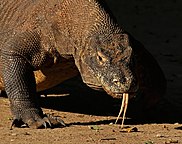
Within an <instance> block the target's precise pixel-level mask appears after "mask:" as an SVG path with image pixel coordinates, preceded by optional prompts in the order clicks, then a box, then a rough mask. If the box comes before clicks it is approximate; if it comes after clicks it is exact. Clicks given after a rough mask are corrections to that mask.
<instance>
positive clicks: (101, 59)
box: [97, 51, 108, 65]
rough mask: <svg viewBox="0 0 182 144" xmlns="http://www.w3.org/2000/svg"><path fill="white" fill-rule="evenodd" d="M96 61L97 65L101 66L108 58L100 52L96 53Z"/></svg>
mask: <svg viewBox="0 0 182 144" xmlns="http://www.w3.org/2000/svg"><path fill="white" fill-rule="evenodd" d="M97 61H98V64H99V65H103V64H104V63H105V62H107V61H108V58H107V56H106V55H104V54H103V53H102V52H100V51H98V52H97Z"/></svg>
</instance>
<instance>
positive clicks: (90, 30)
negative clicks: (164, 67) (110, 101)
mask: <svg viewBox="0 0 182 144" xmlns="http://www.w3.org/2000/svg"><path fill="white" fill-rule="evenodd" d="M101 3H102V1H98V0H79V1H78V0H73V1H72V2H71V3H68V2H67V3H66V2H65V3H64V5H65V7H69V8H65V9H64V8H63V9H62V10H63V11H64V14H69V16H67V19H68V20H69V22H71V26H72V27H71V28H69V35H70V36H71V38H72V42H75V43H74V45H75V47H77V48H76V50H75V51H74V59H75V63H76V65H77V67H78V69H79V71H80V74H81V76H82V79H83V81H84V82H85V83H86V84H87V85H88V86H90V87H92V88H96V89H101V88H102V89H104V90H105V91H106V92H107V93H108V94H110V95H112V96H113V97H122V94H123V93H126V92H128V93H133V92H136V90H137V88H138V84H137V82H136V77H135V71H136V70H135V65H134V61H135V60H134V54H133V50H132V48H131V46H130V44H129V43H130V42H129V38H128V35H127V34H126V33H124V32H123V30H122V29H120V27H119V26H118V24H117V22H116V21H114V20H113V19H112V18H111V15H110V13H109V12H107V11H106V10H105V9H104V8H103V7H102V6H101ZM76 6H77V7H76ZM70 7H72V8H70ZM73 9H74V11H73ZM62 13H63V12H62ZM62 13H60V16H61V17H62V19H61V22H62V23H63V20H64V17H63V16H62V15H61V14H62ZM65 23H66V22H65ZM62 31H64V29H62ZM62 33H63V32H62ZM65 33H66V32H65ZM67 33H68V32H67ZM63 35H65V34H63Z"/></svg>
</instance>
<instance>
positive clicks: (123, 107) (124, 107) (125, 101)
mask: <svg viewBox="0 0 182 144" xmlns="http://www.w3.org/2000/svg"><path fill="white" fill-rule="evenodd" d="M128 98H129V95H128V93H123V99H122V104H121V108H120V111H119V114H118V117H117V119H116V122H115V124H116V123H117V122H118V119H119V117H120V116H121V113H122V112H123V117H122V118H123V120H122V124H121V128H123V126H124V120H125V114H126V110H127V107H128Z"/></svg>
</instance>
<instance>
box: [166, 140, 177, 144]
mask: <svg viewBox="0 0 182 144" xmlns="http://www.w3.org/2000/svg"><path fill="white" fill-rule="evenodd" d="M174 143H178V140H172V139H171V140H168V141H166V142H165V144H174Z"/></svg>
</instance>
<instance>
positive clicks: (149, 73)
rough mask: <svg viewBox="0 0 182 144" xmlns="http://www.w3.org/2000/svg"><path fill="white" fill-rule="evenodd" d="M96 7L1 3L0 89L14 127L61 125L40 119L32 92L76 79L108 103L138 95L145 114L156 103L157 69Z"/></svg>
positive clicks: (93, 2) (84, 1) (93, 3)
mask: <svg viewBox="0 0 182 144" xmlns="http://www.w3.org/2000/svg"><path fill="white" fill-rule="evenodd" d="M100 2H101V1H100ZM100 2H99V1H98V0H24V1H22V0H0V50H1V51H0V56H1V65H0V70H1V74H0V78H1V79H0V89H1V90H4V89H5V91H6V93H7V95H8V98H9V100H10V109H11V112H12V115H13V118H14V120H13V125H15V126H21V124H22V122H23V123H25V124H26V125H27V126H29V127H33V128H39V127H42V126H45V127H46V126H48V125H51V124H54V122H58V123H59V122H60V123H61V124H63V125H64V123H63V122H62V121H61V120H60V119H56V118H54V117H52V116H48V115H45V114H43V111H42V110H41V108H40V106H39V104H38V101H37V97H36V91H42V90H45V89H48V88H50V87H53V86H55V85H57V84H58V83H61V82H63V81H64V80H66V79H69V78H71V77H74V76H76V75H77V74H78V73H80V75H81V77H82V79H83V82H84V83H86V84H87V85H88V86H89V87H92V88H96V89H103V90H105V91H106V92H107V93H108V94H109V95H111V96H112V97H114V98H122V94H123V93H128V94H129V96H130V97H133V96H134V95H136V94H137V93H138V92H140V93H141V92H142V93H143V101H144V103H145V105H146V106H147V107H149V106H150V105H153V104H154V103H156V102H157V101H158V100H159V99H160V98H161V97H162V95H163V94H164V92H165V78H164V75H163V73H162V71H161V69H160V67H159V65H158V64H157V62H156V61H155V60H154V58H153V57H152V56H151V55H150V54H149V53H148V52H147V51H146V50H145V49H144V48H143V46H142V45H141V44H140V43H139V42H138V41H136V40H135V39H134V38H132V37H131V36H130V35H129V34H128V33H127V32H125V31H124V30H123V29H121V28H120V26H119V25H118V24H117V22H116V20H114V18H113V17H112V15H111V14H109V12H108V11H107V10H106V9H105V8H104V7H103V6H102V5H101V4H100ZM102 2H103V1H102ZM36 84H37V85H36Z"/></svg>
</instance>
